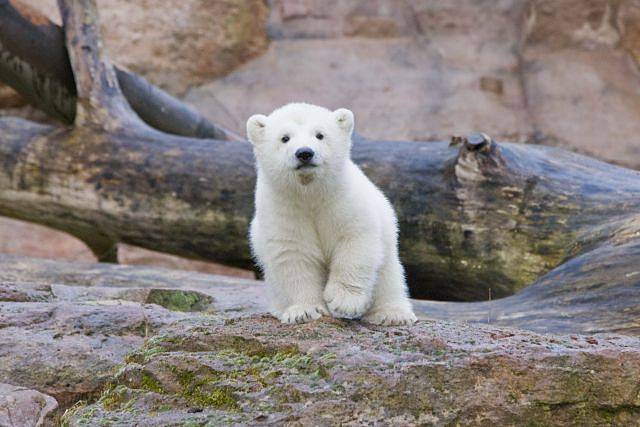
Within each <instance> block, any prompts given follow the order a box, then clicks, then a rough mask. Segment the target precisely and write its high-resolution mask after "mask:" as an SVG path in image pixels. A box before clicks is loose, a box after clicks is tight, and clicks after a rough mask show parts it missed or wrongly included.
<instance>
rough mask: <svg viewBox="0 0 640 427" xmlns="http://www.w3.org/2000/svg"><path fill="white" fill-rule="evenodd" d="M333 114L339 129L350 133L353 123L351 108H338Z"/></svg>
mask: <svg viewBox="0 0 640 427" xmlns="http://www.w3.org/2000/svg"><path fill="white" fill-rule="evenodd" d="M333 115H334V116H335V118H336V121H337V122H338V126H339V127H340V129H342V130H343V131H345V132H346V133H348V134H349V135H351V133H352V132H353V125H354V119H353V113H352V112H351V110H347V109H346V108H338V109H337V110H336V111H334V112H333Z"/></svg>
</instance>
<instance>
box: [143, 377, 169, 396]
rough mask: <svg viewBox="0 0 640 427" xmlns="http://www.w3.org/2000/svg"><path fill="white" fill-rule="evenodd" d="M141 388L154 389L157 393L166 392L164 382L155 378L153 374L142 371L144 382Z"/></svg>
mask: <svg viewBox="0 0 640 427" xmlns="http://www.w3.org/2000/svg"><path fill="white" fill-rule="evenodd" d="M140 386H141V388H142V389H144V390H149V391H153V392H155V393H160V394H162V393H164V389H163V388H162V384H160V382H159V381H158V380H157V379H155V378H154V377H153V376H152V375H150V374H149V373H147V372H143V373H142V382H141V384H140Z"/></svg>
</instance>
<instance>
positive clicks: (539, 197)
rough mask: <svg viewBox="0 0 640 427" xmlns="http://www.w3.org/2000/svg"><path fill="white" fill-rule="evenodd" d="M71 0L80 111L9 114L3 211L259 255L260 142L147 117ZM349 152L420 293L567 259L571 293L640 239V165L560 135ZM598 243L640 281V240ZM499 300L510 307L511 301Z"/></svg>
mask: <svg viewBox="0 0 640 427" xmlns="http://www.w3.org/2000/svg"><path fill="white" fill-rule="evenodd" d="M62 3H63V5H62V7H63V12H64V7H65V5H68V4H72V3H77V4H75V7H70V8H68V10H67V12H68V13H67V15H65V14H64V13H63V16H66V18H65V25H66V26H67V27H66V28H67V39H68V48H69V51H70V52H71V53H72V54H71V58H72V60H73V61H72V65H73V70H74V73H75V76H76V79H75V80H76V81H77V82H78V109H79V111H85V113H82V114H80V115H79V117H80V119H78V118H76V125H75V126H74V127H72V128H67V129H59V128H55V127H52V126H45V125H38V124H35V123H30V122H28V121H24V120H20V119H11V118H5V119H1V120H0V162H1V164H2V165H3V166H2V169H1V170H0V213H1V214H3V215H7V216H11V217H14V218H18V219H23V220H28V221H33V222H38V223H41V224H45V225H49V226H51V227H54V228H58V229H60V230H64V231H66V232H68V233H71V234H73V235H75V236H77V237H79V238H80V239H82V240H83V241H85V242H86V243H87V244H88V245H89V246H90V247H91V248H92V249H93V250H94V252H95V253H96V254H98V255H100V254H101V252H102V251H109V250H111V248H113V246H114V245H115V244H116V243H118V242H124V243H128V244H133V245H138V246H142V247H146V248H150V249H154V250H159V251H163V252H168V253H173V254H177V255H182V256H186V257H192V258H198V259H205V260H211V261H216V262H220V263H223V264H228V265H232V266H237V267H243V268H250V267H251V266H252V260H251V257H250V254H249V248H248V244H247V239H246V236H247V228H248V223H249V220H250V218H251V215H252V211H253V208H252V205H253V203H252V193H253V187H254V182H255V172H254V168H253V154H252V151H251V147H250V144H248V143H246V142H229V141H220V140H202V139H193V138H184V137H179V136H175V135H169V134H166V133H162V132H159V131H157V130H156V129H153V128H151V127H149V126H147V125H145V124H144V123H143V122H142V121H140V120H137V117H136V116H135V114H133V113H132V112H131V111H129V110H127V108H126V105H125V104H126V103H124V104H123V99H124V97H123V95H122V93H121V92H120V90H119V86H118V80H117V79H114V78H113V69H112V68H111V65H110V64H109V62H108V61H106V59H105V58H104V57H103V56H102V55H101V53H100V49H99V43H97V40H98V39H97V36H95V33H92V34H90V33H87V31H90V32H91V31H95V20H94V18H92V17H91V15H89V16H88V17H86V16H85V17H84V18H79V19H80V21H79V22H85V21H87V20H88V21H89V22H92V23H93V24H94V25H93V26H91V25H89V26H80V27H79V26H78V25H75V26H73V24H72V22H74V21H73V19H70V16H69V13H74V12H75V13H76V14H80V13H84V12H86V11H87V10H89V9H87V7H88V6H91V5H90V4H86V0H82V1H81V0H74V2H72V1H71V0H70V1H69V2H62ZM78 16H79V15H78ZM71 17H73V16H71ZM76 18H77V17H76ZM70 25H71V26H70ZM70 35H72V37H70ZM80 39H82V40H80ZM74 40H75V41H74ZM87 46H88V47H89V52H87V49H86V47H87ZM92 55H95V56H94V57H92ZM74 58H75V59H74ZM83 64H84V65H83ZM87 64H89V65H87ZM99 76H106V77H104V78H102V77H100V78H97V77H99ZM353 157H354V159H355V161H356V162H357V163H358V164H360V166H361V167H362V168H363V170H364V171H365V172H366V173H367V175H368V176H370V177H371V179H372V180H373V181H374V182H376V183H377V184H378V185H379V186H380V187H381V188H382V189H383V190H384V191H385V193H386V194H387V195H388V196H389V198H390V199H391V201H392V202H393V204H394V206H395V208H396V211H397V213H398V217H399V223H400V230H401V235H400V236H401V238H400V249H401V256H402V259H403V262H404V264H405V267H406V271H407V278H408V282H409V285H410V288H411V293H412V295H413V296H414V297H416V298H430V299H440V300H486V299H498V298H501V297H505V296H508V295H511V294H513V293H515V292H516V291H518V290H521V289H523V288H524V287H526V286H527V285H528V284H530V283H534V282H535V284H536V285H538V286H537V287H536V286H532V287H531V289H532V290H530V291H529V292H533V289H542V288H544V283H548V280H547V281H546V282H545V278H544V277H543V276H544V275H545V274H546V273H548V272H550V271H551V270H553V269H554V268H560V269H562V268H566V269H568V270H569V272H570V273H569V274H570V276H571V278H572V280H569V279H568V278H567V277H568V276H556V277H561V278H562V280H561V281H559V282H558V286H560V287H561V288H562V289H564V290H565V291H567V292H569V290H571V289H576V291H575V292H574V293H573V294H572V295H571V296H570V297H569V300H572V301H576V300H578V299H580V298H581V295H582V294H581V291H580V289H582V288H583V287H589V286H591V287H593V286H603V285H601V284H598V283H594V282H593V280H594V278H596V277H600V276H598V274H600V273H601V271H600V270H598V273H596V272H594V271H591V270H585V269H584V268H583V267H582V266H581V264H580V263H577V262H576V263H572V260H574V259H575V260H577V259H579V258H578V257H579V256H581V255H585V256H586V255H588V254H592V253H594V251H598V250H600V249H602V248H606V247H609V246H612V245H613V246H616V245H618V244H619V242H620V241H621V239H622V241H624V242H625V244H634V243H635V242H637V239H639V238H640V226H639V224H638V223H639V220H638V218H639V215H640V173H638V172H636V171H632V170H628V169H624V168H620V167H617V166H613V165H608V164H605V163H602V162H599V161H596V160H593V159H589V158H587V157H584V156H580V155H577V154H573V153H569V152H566V151H564V150H560V149H557V148H549V147H543V146H531V145H519V144H509V143H496V142H495V141H492V140H491V139H490V138H489V137H487V136H486V135H482V134H478V135H473V136H471V137H469V138H453V139H452V141H450V142H437V143H417V142H400V141H395V142H391V141H371V140H366V139H363V138H358V139H357V140H356V141H355V144H354V149H353ZM598 254H599V255H598V265H599V266H601V268H602V269H606V268H607V267H606V266H607V265H609V264H611V263H614V262H616V263H620V264H619V265H618V267H617V268H615V269H608V270H607V274H608V276H607V277H609V280H610V281H611V282H612V283H619V285H620V286H621V287H622V288H621V289H623V290H625V292H634V291H635V290H636V289H637V284H638V280H640V276H637V275H636V274H637V270H638V265H640V255H638V253H637V252H636V251H634V250H631V249H629V251H628V252H625V254H626V256H625V257H620V256H619V253H616V252H615V251H604V250H603V251H602V252H598ZM110 257H111V259H113V255H110ZM563 271H564V270H563ZM551 274H553V273H551ZM539 277H543V278H542V279H540V280H539V281H537V282H536V280H537V279H538V278H539ZM546 277H554V276H546ZM626 278H629V280H627V279H626ZM602 289H606V287H603V288H602ZM520 295H527V294H526V293H521V294H520ZM514 298H525V297H519V296H517V297H514ZM505 301H511V302H505V303H504V304H506V305H505V306H504V309H505V310H507V309H508V308H509V307H508V304H510V303H513V301H516V300H505ZM517 301H521V300H517ZM494 304H497V302H496V303H494ZM523 304H526V301H525V302H523ZM447 307H449V306H447ZM495 307H498V305H496V306H495ZM603 307H604V305H603ZM609 307H611V305H609ZM436 308H437V307H436ZM614 308H615V307H614ZM451 310H452V311H451V313H454V311H455V313H460V311H459V310H458V309H451ZM456 310H458V311H456ZM461 310H464V309H461ZM496 310H497V311H499V310H498V308H496ZM472 311H473V310H472ZM434 312H437V310H436V309H435V308H434ZM481 313H482V316H484V315H485V311H484V309H483V310H481ZM443 315H444V314H443ZM624 315H625V314H620V316H624Z"/></svg>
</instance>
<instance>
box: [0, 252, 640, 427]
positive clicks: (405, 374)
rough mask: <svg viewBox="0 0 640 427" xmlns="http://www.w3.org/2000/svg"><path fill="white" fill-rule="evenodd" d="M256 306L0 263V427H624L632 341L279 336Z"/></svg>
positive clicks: (453, 330) (131, 274)
mask: <svg viewBox="0 0 640 427" xmlns="http://www.w3.org/2000/svg"><path fill="white" fill-rule="evenodd" d="M260 295H261V284H260V283H259V282H254V281H248V280H239V279H228V278H222V277H219V276H209V275H203V274H197V273H188V272H177V271H171V270H162V269H157V268H141V267H119V266H105V265H98V264H88V265H78V264H66V263H55V262H48V261H42V260H30V259H20V258H11V257H2V256H0V301H2V302H0V383H4V384H2V385H0V424H2V425H10V426H11V425H14V426H23V425H42V424H43V423H44V424H45V425H47V424H59V423H63V424H66V425H71V426H84V425H86V426H89V425H91V426H93V425H220V424H225V425H226V424H236V425H276V424H277V425H280V424H291V425H336V424H347V425H360V424H373V425H418V424H420V425H455V424H461V425H489V424H499V425H513V424H526V423H528V424H533V425H547V424H562V423H570V424H578V425H612V424H613V425H635V424H637V423H639V422H640V339H638V338H635V337H631V336H622V335H611V334H599V335H594V336H585V335H571V334H569V335H553V334H538V333H534V332H528V331H524V330H518V329H513V328H507V327H496V326H493V325H487V324H469V323H463V322H453V321H435V320H429V319H425V318H423V319H422V320H420V321H419V322H418V323H417V324H416V325H414V326H411V327H393V328H389V327H378V326H372V325H366V324H362V323H360V322H357V321H344V320H336V319H330V318H324V319H322V320H320V321H316V322H313V323H309V324H305V325H282V324H280V323H278V322H277V321H276V320H275V319H273V318H271V317H269V316H266V315H264V314H260V312H261V311H262V308H261V306H260V298H261V297H260ZM56 402H57V406H58V408H57V409H56Z"/></svg>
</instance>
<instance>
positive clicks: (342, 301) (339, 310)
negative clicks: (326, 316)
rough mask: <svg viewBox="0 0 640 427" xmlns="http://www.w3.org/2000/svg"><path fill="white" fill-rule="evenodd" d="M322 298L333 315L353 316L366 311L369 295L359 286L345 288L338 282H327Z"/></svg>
mask: <svg viewBox="0 0 640 427" xmlns="http://www.w3.org/2000/svg"><path fill="white" fill-rule="evenodd" d="M324 300H325V302H326V303H327V306H328V307H329V311H330V312H331V314H333V315H334V316H335V317H347V318H350V319H352V318H355V317H360V316H362V315H363V314H364V312H365V311H367V308H368V307H369V304H370V302H371V296H370V295H369V294H368V293H367V292H366V291H365V290H364V289H361V288H357V287H350V288H347V287H345V286H343V285H341V284H338V283H328V284H327V287H326V288H325V290H324Z"/></svg>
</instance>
